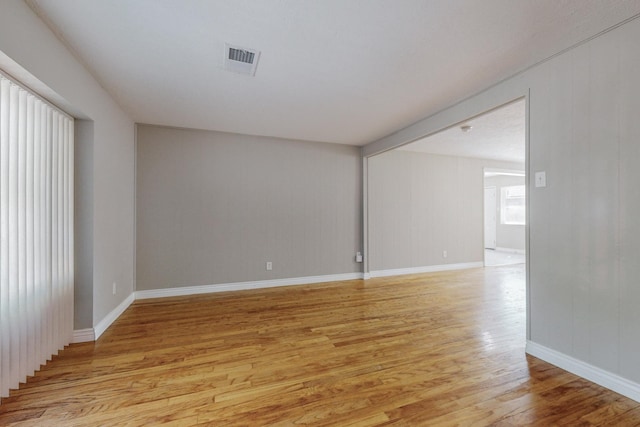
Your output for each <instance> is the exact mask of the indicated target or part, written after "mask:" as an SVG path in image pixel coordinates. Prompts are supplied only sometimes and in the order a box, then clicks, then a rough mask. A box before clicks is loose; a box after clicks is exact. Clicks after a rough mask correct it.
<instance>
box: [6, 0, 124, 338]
mask: <svg viewBox="0 0 640 427" xmlns="http://www.w3.org/2000/svg"><path fill="white" fill-rule="evenodd" d="M0 67H2V68H5V69H6V71H7V72H9V73H11V74H12V75H14V76H15V77H17V78H18V79H20V80H21V81H23V82H24V83H26V84H28V85H29V86H31V87H32V88H34V89H36V91H39V92H40V93H42V94H43V95H44V96H45V97H47V98H49V99H52V100H53V101H54V102H55V103H57V104H58V105H59V106H61V107H63V108H64V109H65V110H66V111H67V112H68V113H70V114H71V115H73V116H75V117H76V118H82V119H87V120H91V121H93V141H92V143H93V147H92V149H93V163H92V164H91V165H90V166H88V165H83V166H81V169H80V171H81V175H79V176H77V177H76V181H78V180H83V179H84V178H87V179H88V180H90V181H91V186H92V187H91V188H86V187H84V188H83V189H82V192H83V196H82V197H81V199H80V200H79V201H78V203H76V208H77V209H78V213H79V215H82V217H80V218H77V220H78V221H80V222H81V223H82V224H84V225H88V224H91V225H90V227H91V228H92V230H91V231H90V232H86V230H85V231H83V233H82V234H81V235H80V236H79V238H86V239H88V240H86V241H84V242H81V243H78V240H77V239H76V244H80V245H81V246H82V245H88V246H89V247H91V248H92V252H93V253H92V255H89V256H83V257H81V259H80V260H79V262H81V263H86V264H84V265H79V266H77V267H78V269H79V270H80V271H82V272H83V273H81V274H82V278H81V279H82V280H83V282H82V284H79V286H81V287H82V289H80V290H79V291H80V292H79V293H78V294H77V295H78V296H80V295H81V296H80V299H79V300H77V301H78V303H79V304H80V305H81V306H80V307H78V308H77V314H78V316H79V318H78V319H77V322H76V323H75V327H76V328H88V327H91V326H95V325H96V324H97V323H98V322H100V321H101V320H103V319H104V318H105V316H106V315H107V314H108V313H110V312H111V311H112V310H113V309H115V308H116V307H117V306H118V305H119V304H120V303H121V302H122V301H124V300H125V299H126V298H127V297H128V296H129V295H131V293H132V292H133V246H134V245H133V241H134V240H133V237H134V232H133V230H134V227H133V223H134V198H133V194H134V193H133V192H134V125H133V121H132V120H131V119H130V118H129V117H128V116H127V114H126V113H125V112H123V111H122V109H120V107H119V106H118V105H117V104H116V103H115V102H114V100H113V99H112V98H111V97H110V96H109V94H107V92H105V91H104V89H102V87H101V86H100V85H99V84H98V82H97V81H96V80H95V79H94V78H93V77H92V76H91V74H90V73H89V72H88V71H87V70H86V69H85V68H84V67H83V66H82V65H81V64H80V63H79V62H78V61H77V60H76V59H75V58H74V56H73V55H72V54H71V53H70V52H69V51H68V50H67V48H66V47H65V46H64V45H63V44H62V43H61V42H60V41H59V40H58V39H57V38H56V36H55V35H54V34H53V33H52V32H51V31H50V30H49V28H48V27H47V26H46V25H45V24H44V23H43V22H42V21H41V20H40V19H39V18H38V17H37V16H36V15H35V14H34V13H33V12H32V11H31V9H30V8H29V7H28V6H27V5H26V3H24V2H23V1H21V0H3V1H2V13H0ZM89 133H90V132H81V135H80V137H81V138H82V137H83V135H84V136H86V135H88V134H89ZM76 144H84V141H82V140H80V139H78V138H76ZM85 148H88V147H85V146H81V147H80V149H81V150H84V149H85ZM81 156H84V153H81ZM89 169H90V170H89ZM82 185H84V184H82ZM85 203H86V204H85ZM79 204H82V206H80V205H79ZM84 225H83V227H84ZM91 270H93V275H92V278H91V284H88V282H87V277H86V275H85V273H87V274H88V272H89V271H91ZM113 282H117V283H118V288H119V291H118V293H117V295H113V294H112V292H111V289H112V283H113ZM86 287H91V288H92V289H91V292H88V290H87V289H86ZM91 294H92V300H91V301H89V300H88V298H89V297H90V296H91ZM87 305H88V306H89V307H87ZM89 316H91V318H92V319H91V320H89V319H88V317H89Z"/></svg>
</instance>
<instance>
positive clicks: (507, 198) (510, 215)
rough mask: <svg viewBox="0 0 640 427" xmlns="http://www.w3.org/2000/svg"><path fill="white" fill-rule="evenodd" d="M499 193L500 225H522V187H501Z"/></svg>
mask: <svg viewBox="0 0 640 427" xmlns="http://www.w3.org/2000/svg"><path fill="white" fill-rule="evenodd" d="M500 193H501V194H500V224H508V225H524V223H525V217H526V215H525V212H526V211H525V209H526V208H525V189H524V185H513V186H510V187H502V189H501V190H500Z"/></svg>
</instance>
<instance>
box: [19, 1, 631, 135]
mask: <svg viewBox="0 0 640 427" xmlns="http://www.w3.org/2000/svg"><path fill="white" fill-rule="evenodd" d="M27 2H28V3H29V4H30V5H31V7H32V8H34V10H36V12H37V13H39V14H40V16H41V17H42V18H43V19H44V20H45V22H47V24H48V25H49V26H50V27H51V28H52V29H53V30H54V32H56V34H58V36H59V37H60V38H61V39H63V41H65V43H67V45H68V46H69V47H70V48H71V49H72V50H73V51H75V53H76V55H77V56H78V58H79V59H80V60H81V61H82V62H84V64H85V65H86V66H87V68H88V69H89V70H90V71H91V73H92V74H93V75H94V76H95V77H96V78H97V79H98V81H99V82H100V83H101V84H102V85H103V86H104V87H105V89H106V90H108V91H109V92H110V93H111V94H112V95H113V96H114V98H115V99H116V101H117V102H118V103H119V104H120V105H121V106H122V107H123V108H124V109H125V110H126V111H127V112H128V113H129V114H130V115H131V117H132V118H133V119H134V120H135V121H136V122H139V123H149V124H159V125H166V126H177V127H189V128H200V129H211V130H219V131H226V132H237V133H244V134H252V135H265V136H276V137H282V138H292V139H303V140H314V141H325V142H335V143H344V144H354V145H363V144H366V143H368V142H371V141H373V140H375V139H378V138H380V137H383V136H385V135H387V134H389V133H392V132H394V131H396V130H398V129H400V128H402V127H404V126H407V125H409V124H411V123H413V122H415V121H417V120H419V119H421V118H423V117H425V116H428V115H430V114H432V113H435V112H437V111H439V110H441V109H443V108H444V107H447V106H449V105H450V104H452V103H454V102H456V101H459V100H461V99H463V98H465V97H467V96H469V95H471V94H473V93H475V92H478V91H480V90H482V89H484V88H486V87H488V86H490V85H492V84H494V83H497V82H498V81H500V80H502V79H504V78H506V77H508V76H511V75H513V74H514V73H516V72H518V71H520V70H522V69H524V68H526V67H528V66H531V65H532V64H535V63H537V62H539V61H541V60H543V59H545V58H548V57H549V56H551V55H554V54H556V53H558V52H560V51H562V50H564V49H566V48H568V47H570V46H572V45H574V44H576V43H578V42H580V41H582V40H585V39H587V38H589V37H591V36H593V35H595V34H598V33H599V32H601V31H603V30H605V29H607V28H609V27H611V26H613V25H616V24H617V23H619V22H621V21H623V20H624V19H626V18H629V17H631V16H634V15H636V14H638V13H640V0H563V1H559V0H518V1H514V0H483V1H478V0H394V1H391V0H322V1H317V0H82V1H80V0H27ZM225 42H228V43H232V44H235V45H239V46H242V47H247V48H252V49H257V50H259V51H261V58H260V63H259V64H258V68H257V72H256V74H255V77H250V76H245V75H240V74H234V73H231V72H228V71H225V70H223V68H222V60H223V49H224V44H225Z"/></svg>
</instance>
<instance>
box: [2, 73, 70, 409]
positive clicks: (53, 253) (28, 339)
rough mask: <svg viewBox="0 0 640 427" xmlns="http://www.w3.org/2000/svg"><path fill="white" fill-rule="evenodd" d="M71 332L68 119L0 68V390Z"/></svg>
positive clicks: (44, 357)
mask: <svg viewBox="0 0 640 427" xmlns="http://www.w3.org/2000/svg"><path fill="white" fill-rule="evenodd" d="M72 336H73V119H72V118H70V117H69V116H67V115H66V114H64V113H63V112H61V111H59V110H57V109H55V108H54V107H52V106H51V105H50V104H48V103H47V102H44V101H43V100H41V99H39V98H38V97H37V96H35V95H34V94H32V93H31V92H29V91H28V90H26V89H24V88H23V87H21V86H20V85H18V84H16V83H15V82H13V81H12V80H10V79H9V78H7V77H5V76H3V75H2V74H0V397H6V396H8V395H9V390H10V389H15V388H18V385H19V383H20V382H25V381H26V378H27V376H30V375H33V374H34V372H35V371H36V370H38V369H39V368H40V366H41V365H43V364H45V363H46V361H47V360H48V359H50V358H51V356H52V355H53V354H56V353H57V352H58V350H60V349H62V348H63V347H64V346H65V345H67V344H69V342H71V339H72Z"/></svg>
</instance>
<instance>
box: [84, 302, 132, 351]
mask: <svg viewBox="0 0 640 427" xmlns="http://www.w3.org/2000/svg"><path fill="white" fill-rule="evenodd" d="M134 300H135V295H134V294H131V295H129V296H128V297H127V298H126V299H125V300H124V301H122V302H121V303H120V305H118V306H117V307H116V308H114V309H113V310H112V311H111V312H110V313H109V314H107V315H106V316H105V317H104V319H102V320H101V321H100V322H99V323H98V324H97V325H96V326H95V327H94V328H93V329H94V332H95V339H96V340H97V339H98V338H100V335H102V334H103V333H104V331H106V330H107V328H108V327H109V326H111V324H112V323H113V322H115V321H116V319H117V318H118V317H120V315H121V314H122V313H124V311H125V310H126V309H127V308H128V307H129V306H130V305H131V303H132V302H133V301H134Z"/></svg>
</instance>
